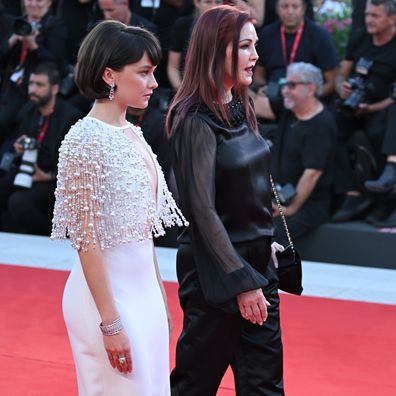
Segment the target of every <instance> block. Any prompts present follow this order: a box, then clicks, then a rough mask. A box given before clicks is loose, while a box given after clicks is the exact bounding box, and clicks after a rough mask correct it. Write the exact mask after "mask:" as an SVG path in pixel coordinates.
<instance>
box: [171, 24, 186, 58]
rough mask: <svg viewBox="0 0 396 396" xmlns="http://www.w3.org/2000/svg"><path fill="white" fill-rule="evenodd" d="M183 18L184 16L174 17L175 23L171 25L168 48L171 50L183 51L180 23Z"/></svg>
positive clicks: (182, 34)
mask: <svg viewBox="0 0 396 396" xmlns="http://www.w3.org/2000/svg"><path fill="white" fill-rule="evenodd" d="M183 19H184V18H178V19H176V21H175V23H174V24H173V26H172V31H171V37H170V46H169V49H170V50H171V51H173V52H183V49H184V48H183V46H184V41H183V37H184V31H183V23H182V22H183Z"/></svg>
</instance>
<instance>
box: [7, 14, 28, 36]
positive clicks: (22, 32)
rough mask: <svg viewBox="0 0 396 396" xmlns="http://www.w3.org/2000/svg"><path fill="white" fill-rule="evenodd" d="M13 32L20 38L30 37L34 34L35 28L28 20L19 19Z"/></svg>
mask: <svg viewBox="0 0 396 396" xmlns="http://www.w3.org/2000/svg"><path fill="white" fill-rule="evenodd" d="M12 31H13V32H14V33H15V34H18V35H19V36H28V35H29V34H31V33H32V31H33V28H32V25H31V24H30V23H29V22H28V21H27V20H26V19H23V18H18V19H16V20H15V22H14V26H13V29H12Z"/></svg>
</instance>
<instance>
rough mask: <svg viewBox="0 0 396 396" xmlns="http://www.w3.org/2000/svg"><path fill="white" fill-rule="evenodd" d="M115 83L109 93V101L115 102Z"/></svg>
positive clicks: (111, 85)
mask: <svg viewBox="0 0 396 396" xmlns="http://www.w3.org/2000/svg"><path fill="white" fill-rule="evenodd" d="M114 86H115V85H114V82H112V83H111V84H110V92H109V100H113V99H114Z"/></svg>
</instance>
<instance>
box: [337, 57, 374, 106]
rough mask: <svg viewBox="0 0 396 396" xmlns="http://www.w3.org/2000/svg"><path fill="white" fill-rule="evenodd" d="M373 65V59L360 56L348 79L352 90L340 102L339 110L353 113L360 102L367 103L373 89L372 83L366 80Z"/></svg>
mask: <svg viewBox="0 0 396 396" xmlns="http://www.w3.org/2000/svg"><path fill="white" fill-rule="evenodd" d="M372 66H373V61H370V60H367V59H365V58H360V59H359V61H358V62H357V63H356V66H355V74H356V75H355V76H354V77H351V78H350V79H349V80H348V83H349V84H350V86H351V89H352V92H351V94H350V95H349V97H348V98H346V99H345V100H344V101H343V102H342V103H341V106H340V108H341V110H342V111H344V112H346V113H354V112H355V111H356V110H357V109H358V108H359V105H360V104H361V103H367V102H368V101H369V100H370V96H371V94H372V93H373V91H374V86H373V84H372V83H370V82H367V81H366V79H367V76H368V74H369V72H370V69H371V67H372Z"/></svg>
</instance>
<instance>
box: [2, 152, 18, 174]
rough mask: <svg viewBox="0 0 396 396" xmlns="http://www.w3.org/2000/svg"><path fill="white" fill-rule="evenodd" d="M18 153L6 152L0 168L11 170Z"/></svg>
mask: <svg viewBox="0 0 396 396" xmlns="http://www.w3.org/2000/svg"><path fill="white" fill-rule="evenodd" d="M15 158H16V155H15V154H14V153H4V154H3V156H2V157H1V161H0V170H1V171H3V172H9V171H10V170H11V168H12V166H13V165H14V161H15Z"/></svg>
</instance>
